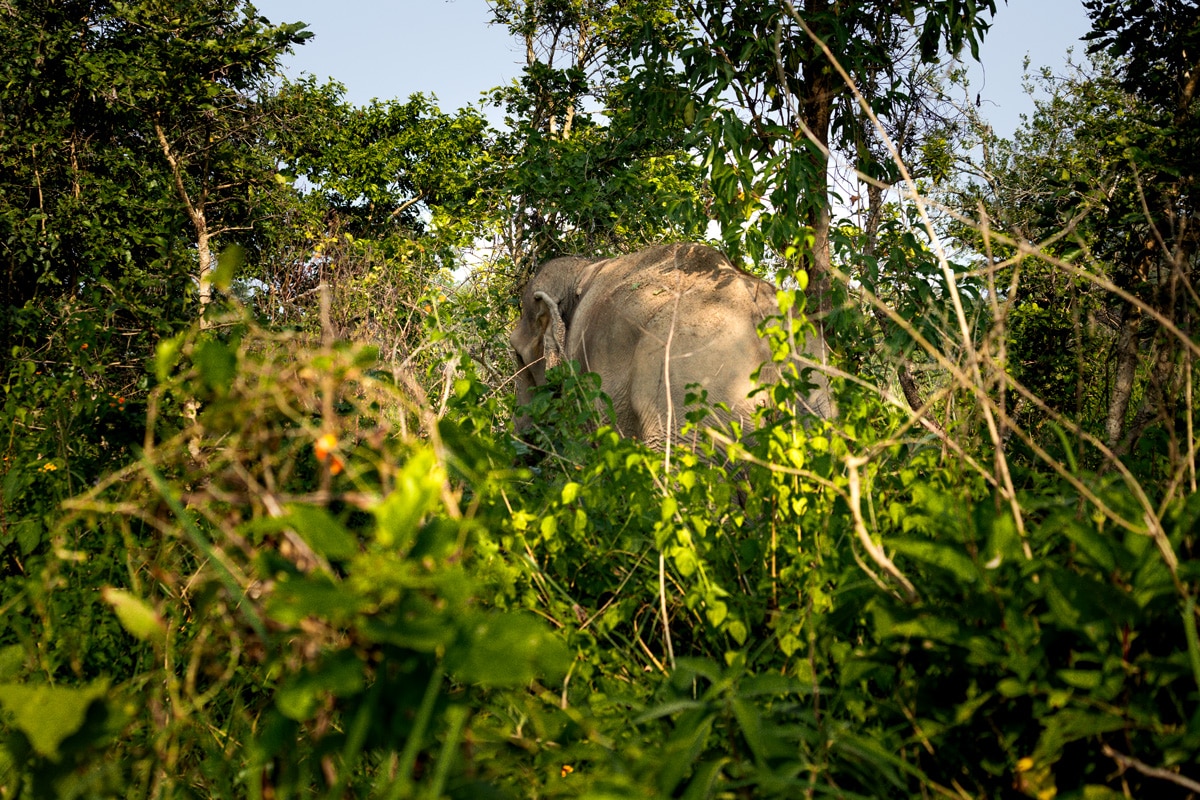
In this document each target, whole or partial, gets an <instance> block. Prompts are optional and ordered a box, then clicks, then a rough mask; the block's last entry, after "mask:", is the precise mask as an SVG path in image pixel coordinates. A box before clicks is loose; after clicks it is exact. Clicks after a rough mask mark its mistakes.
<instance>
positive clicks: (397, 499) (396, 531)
mask: <svg viewBox="0 0 1200 800" xmlns="http://www.w3.org/2000/svg"><path fill="white" fill-rule="evenodd" d="M443 479H444V471H443V470H442V467H441V465H440V464H439V463H438V460H437V457H436V456H435V455H434V453H433V451H432V450H431V449H429V448H423V449H421V450H418V451H417V452H416V453H414V454H413V456H412V457H411V458H410V459H409V460H408V463H407V464H405V465H404V468H403V469H402V470H400V474H399V475H397V476H396V482H395V488H394V489H393V490H392V492H391V494H389V495H388V496H387V497H386V498H384V500H383V501H382V502H381V503H379V504H378V505H377V506H375V509H374V512H375V539H376V541H378V542H379V544H380V545H382V546H383V547H387V548H392V547H397V548H400V549H401V550H406V549H407V548H408V547H409V546H410V545H411V544H412V542H413V540H414V539H415V538H416V535H417V526H418V524H419V523H420V522H421V520H422V518H424V516H425V515H426V514H428V513H429V512H431V511H433V510H434V508H436V507H437V505H438V499H439V498H440V497H441V491H442V481H443Z"/></svg>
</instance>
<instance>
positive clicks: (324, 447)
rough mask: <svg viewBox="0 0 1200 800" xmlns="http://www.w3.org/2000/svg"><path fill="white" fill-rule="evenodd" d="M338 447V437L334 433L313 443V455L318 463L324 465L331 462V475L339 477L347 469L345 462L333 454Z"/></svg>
mask: <svg viewBox="0 0 1200 800" xmlns="http://www.w3.org/2000/svg"><path fill="white" fill-rule="evenodd" d="M337 446H338V440H337V437H336V436H334V435H333V434H332V433H327V434H325V435H324V436H322V437H321V438H320V439H317V440H316V441H315V442H313V455H315V456H316V457H317V461H320V462H322V463H324V462H325V461H329V474H330V475H338V474H340V473H341V472H342V470H344V469H345V468H346V464H345V462H343V461H342V459H341V458H340V457H339V456H338V454H337V453H335V452H333V451H334V450H335V449H336V448H337Z"/></svg>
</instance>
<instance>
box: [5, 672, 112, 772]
mask: <svg viewBox="0 0 1200 800" xmlns="http://www.w3.org/2000/svg"><path fill="white" fill-rule="evenodd" d="M107 696H108V681H107V680H100V681H98V682H96V683H93V684H91V685H90V686H84V687H79V688H70V687H65V686H45V685H42V686H27V685H24V684H18V683H8V684H0V707H3V708H4V710H5V711H7V712H8V713H9V714H10V715H11V716H12V719H13V724H14V725H15V726H16V727H17V730H19V731H21V733H23V734H25V736H26V738H28V739H29V743H30V744H31V745H32V746H33V749H34V750H35V751H37V752H38V753H39V754H40V755H42V756H45V757H46V758H52V759H57V758H58V757H59V752H58V749H59V746H60V745H61V744H62V743H63V741H64V740H66V739H67V737H69V736H71V735H72V734H74V733H77V732H78V731H79V730H80V729H81V728H83V725H84V722H85V721H86V720H87V714H88V710H89V709H90V708H91V707H92V704H93V703H102V702H103V701H104V700H105V698H106V697H107Z"/></svg>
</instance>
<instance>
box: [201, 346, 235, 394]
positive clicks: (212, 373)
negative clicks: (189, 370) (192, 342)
mask: <svg viewBox="0 0 1200 800" xmlns="http://www.w3.org/2000/svg"><path fill="white" fill-rule="evenodd" d="M192 358H193V359H194V360H195V362H196V366H197V368H199V370H200V380H201V381H202V382H203V383H204V385H205V386H206V387H207V388H208V389H209V390H210V391H212V392H214V393H215V394H218V395H223V394H225V393H226V392H227V391H229V387H230V386H231V385H232V384H233V378H234V375H236V374H237V352H236V351H235V350H234V349H233V347H231V346H230V345H228V344H226V343H225V342H222V341H218V340H217V339H205V340H204V341H202V342H200V343H199V344H197V345H196V349H195V350H194V351H193V355H192Z"/></svg>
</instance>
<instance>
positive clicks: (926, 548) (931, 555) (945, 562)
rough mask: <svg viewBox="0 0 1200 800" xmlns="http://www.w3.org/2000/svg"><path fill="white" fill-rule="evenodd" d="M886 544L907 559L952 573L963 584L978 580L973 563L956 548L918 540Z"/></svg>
mask: <svg viewBox="0 0 1200 800" xmlns="http://www.w3.org/2000/svg"><path fill="white" fill-rule="evenodd" d="M888 544H890V545H891V546H892V547H893V548H894V549H895V550H896V551H897V552H900V553H903V554H904V555H906V556H908V557H909V558H912V559H916V560H917V561H923V562H925V563H926V564H932V565H933V566H935V567H940V568H941V569H944V570H947V571H949V572H951V573H953V574H954V575H955V577H957V578H958V579H959V580H961V581H962V582H963V583H974V582H975V581H977V580H978V579H979V569H978V568H977V567H976V566H975V562H974V561H972V560H971V558H970V557H969V556H968V555H967V554H966V553H963V552H962V551H961V550H959V549H958V548H957V547H952V546H949V545H944V544H937V543H936V542H927V541H922V540H920V539H895V540H889V541H888Z"/></svg>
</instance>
